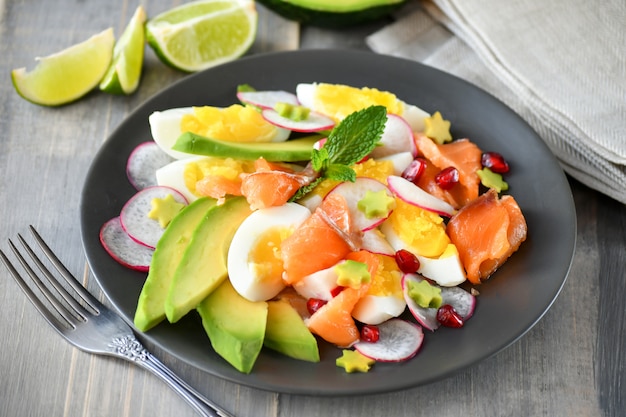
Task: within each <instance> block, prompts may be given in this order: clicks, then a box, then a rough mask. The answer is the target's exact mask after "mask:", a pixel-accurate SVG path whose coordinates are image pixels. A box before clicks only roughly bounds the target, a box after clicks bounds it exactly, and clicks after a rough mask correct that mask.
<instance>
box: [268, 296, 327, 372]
mask: <svg viewBox="0 0 626 417" xmlns="http://www.w3.org/2000/svg"><path fill="white" fill-rule="evenodd" d="M267 306H268V310H267V325H266V328H265V341H264V342H263V344H264V345H265V346H266V347H268V348H270V349H272V350H275V351H277V352H280V353H282V354H283V355H287V356H289V357H292V358H295V359H301V360H303V361H309V362H319V361H320V353H319V348H318V346H317V339H315V336H313V334H311V331H310V330H309V329H308V328H307V327H306V324H304V320H302V317H300V314H298V312H297V311H296V310H295V309H294V308H293V307H292V306H291V304H289V302H288V301H285V300H273V301H268V302H267Z"/></svg>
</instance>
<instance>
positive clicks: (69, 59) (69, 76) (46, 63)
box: [11, 28, 115, 106]
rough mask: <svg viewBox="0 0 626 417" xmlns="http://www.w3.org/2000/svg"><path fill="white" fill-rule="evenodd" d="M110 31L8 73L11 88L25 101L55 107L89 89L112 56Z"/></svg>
mask: <svg viewBox="0 0 626 417" xmlns="http://www.w3.org/2000/svg"><path fill="white" fill-rule="evenodd" d="M114 44H115V37H114V35H113V29H112V28H109V29H106V30H104V31H102V32H100V33H98V34H97V35H94V36H92V37H91V38H89V39H87V40H86V41H84V42H81V43H79V44H76V45H74V46H71V47H69V48H67V49H64V50H62V51H60V52H57V53H56V54H53V55H49V56H47V57H43V58H37V61H38V63H37V65H36V66H35V68H34V69H33V70H32V71H30V72H26V68H18V69H15V70H13V71H11V79H12V80H13V86H14V87H15V90H17V92H18V94H19V95H21V96H22V97H24V98H25V99H26V100H28V101H31V102H33V103H36V104H41V105H44V106H59V105H62V104H66V103H70V102H72V101H74V100H77V99H79V98H80V97H82V96H84V95H85V94H87V93H88V92H90V91H91V90H93V89H94V88H95V87H96V86H97V85H98V83H99V82H100V80H101V79H102V77H103V76H104V73H105V72H106V70H107V68H108V67H109V64H110V63H111V59H112V57H113V45H114Z"/></svg>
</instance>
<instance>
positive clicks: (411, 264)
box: [395, 249, 420, 274]
mask: <svg viewBox="0 0 626 417" xmlns="http://www.w3.org/2000/svg"><path fill="white" fill-rule="evenodd" d="M395 258H396V263H397V264H398V267H399V268H400V270H401V271H402V272H404V273H405V274H413V273H415V272H417V270H418V269H420V261H419V259H417V256H415V255H414V254H412V253H411V252H409V251H408V250H406V249H400V250H399V251H397V252H396V254H395Z"/></svg>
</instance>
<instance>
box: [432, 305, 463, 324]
mask: <svg viewBox="0 0 626 417" xmlns="http://www.w3.org/2000/svg"><path fill="white" fill-rule="evenodd" d="M437 321H438V322H439V323H441V325H442V326H445V327H455V328H459V327H463V317H461V316H460V315H459V313H457V312H456V310H455V309H454V307H452V306H451V305H450V304H444V305H442V306H441V307H439V309H438V310H437Z"/></svg>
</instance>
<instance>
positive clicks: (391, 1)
mask: <svg viewBox="0 0 626 417" xmlns="http://www.w3.org/2000/svg"><path fill="white" fill-rule="evenodd" d="M406 1H407V0H342V1H337V0H259V3H261V4H263V5H264V6H266V7H267V8H268V9H271V10H273V11H275V12H276V13H278V14H280V15H281V16H283V17H285V18H287V19H291V20H295V21H298V22H300V23H303V24H309V25H315V26H320V27H331V28H338V27H345V26H351V25H357V24H362V23H366V22H371V21H374V20H376V19H379V18H382V17H384V16H386V15H388V14H390V13H391V12H393V11H394V10H396V9H398V8H399V7H400V6H402V5H403V4H404V3H406Z"/></svg>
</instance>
